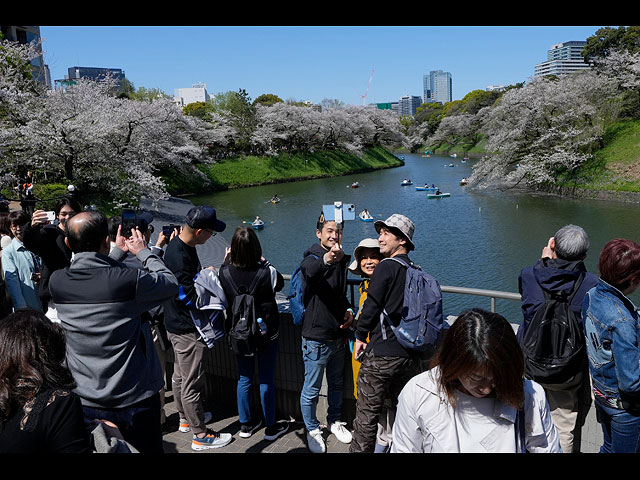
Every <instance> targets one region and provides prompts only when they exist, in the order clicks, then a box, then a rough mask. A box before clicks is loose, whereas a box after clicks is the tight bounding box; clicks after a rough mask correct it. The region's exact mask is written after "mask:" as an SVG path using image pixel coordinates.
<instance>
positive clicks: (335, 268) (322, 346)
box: [300, 215, 353, 453]
mask: <svg viewBox="0 0 640 480" xmlns="http://www.w3.org/2000/svg"><path fill="white" fill-rule="evenodd" d="M316 236H317V237H318V239H319V240H320V243H318V244H314V245H312V246H311V247H310V248H309V249H308V250H307V251H306V252H305V253H304V259H303V260H302V263H301V265H300V266H301V271H302V274H303V276H304V278H305V283H306V285H307V289H306V292H305V304H306V310H305V314H304V318H303V323H302V358H303V361H304V369H305V375H304V385H303V387H302V392H301V394H300V408H301V410H302V418H303V420H304V423H305V427H306V429H307V442H308V446H309V450H311V451H312V452H313V453H324V452H325V451H326V446H325V443H324V438H323V437H322V431H321V428H320V422H319V421H318V419H317V417H316V407H317V403H318V396H319V394H320V388H321V386H322V378H323V375H324V373H325V371H326V375H327V384H328V392H327V403H328V411H327V423H328V424H329V426H330V430H331V432H332V433H333V434H334V435H335V436H336V438H338V440H339V441H341V442H343V443H349V442H351V433H350V432H349V431H348V430H347V429H346V428H345V427H344V422H341V414H342V394H343V392H342V385H343V374H344V362H345V345H346V333H347V329H348V327H349V326H350V325H351V322H353V309H352V308H351V306H350V305H349V302H348V300H347V297H346V286H347V266H348V265H349V260H350V257H349V256H348V255H345V254H344V251H343V250H342V246H341V245H340V244H339V237H340V228H339V225H338V224H337V223H336V222H335V221H333V220H331V221H325V219H324V215H321V216H320V218H319V220H318V223H317V230H316Z"/></svg>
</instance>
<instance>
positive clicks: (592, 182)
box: [559, 120, 640, 192]
mask: <svg viewBox="0 0 640 480" xmlns="http://www.w3.org/2000/svg"><path fill="white" fill-rule="evenodd" d="M576 177H577V178H576V179H575V180H574V181H571V180H566V181H562V180H561V181H560V182H559V184H561V185H566V186H569V185H572V184H575V186H576V187H577V188H580V189H584V190H605V191H616V192H640V120H627V121H621V122H616V123H614V124H612V125H610V126H609V127H608V128H607V129H606V132H605V135H604V138H603V147H602V148H601V149H600V150H599V151H598V152H596V154H595V156H594V158H593V160H591V161H590V162H587V163H586V164H585V165H583V166H582V167H581V168H580V169H579V170H578V172H577V176H576Z"/></svg>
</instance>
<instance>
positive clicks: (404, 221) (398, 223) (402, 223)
mask: <svg viewBox="0 0 640 480" xmlns="http://www.w3.org/2000/svg"><path fill="white" fill-rule="evenodd" d="M373 226H374V228H375V229H376V232H378V233H380V229H381V228H382V227H385V228H387V229H389V230H391V231H392V232H394V233H400V234H401V236H402V237H404V239H405V240H406V241H407V247H408V248H407V250H413V249H415V246H414V245H413V240H412V239H413V231H414V228H415V227H414V225H413V222H412V221H411V220H409V218H407V217H405V216H404V215H400V214H399V213H394V214H393V215H391V216H390V217H389V218H387V219H386V220H385V221H384V222H383V221H382V220H378V221H377V222H375V223H374V224H373Z"/></svg>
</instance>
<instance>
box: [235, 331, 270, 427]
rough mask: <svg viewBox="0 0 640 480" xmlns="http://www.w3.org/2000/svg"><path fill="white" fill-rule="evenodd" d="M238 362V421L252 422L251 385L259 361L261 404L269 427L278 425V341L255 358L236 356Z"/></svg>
mask: <svg viewBox="0 0 640 480" xmlns="http://www.w3.org/2000/svg"><path fill="white" fill-rule="evenodd" d="M236 358H237V360H238V372H239V373H240V378H239V379H238V387H237V397H238V419H239V420H240V423H249V422H250V421H251V384H252V381H253V374H254V371H255V366H256V359H257V360H258V381H259V382H260V403H261V404H262V413H263V414H264V419H265V425H266V426H267V427H269V426H271V425H273V424H274V423H276V385H275V377H276V359H277V358H278V340H277V339H276V340H272V341H271V342H269V345H267V347H266V348H265V349H264V350H263V351H261V352H258V353H257V354H256V355H255V356H254V357H245V356H242V355H236Z"/></svg>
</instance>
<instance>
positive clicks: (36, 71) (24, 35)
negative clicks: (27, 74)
mask: <svg viewBox="0 0 640 480" xmlns="http://www.w3.org/2000/svg"><path fill="white" fill-rule="evenodd" d="M0 32H2V36H3V37H4V39H5V40H9V41H11V42H18V43H22V44H27V43H31V42H36V43H37V42H39V41H40V27H39V26H15V25H1V26H0ZM30 63H31V66H32V67H33V78H34V79H35V80H37V81H38V82H40V83H42V84H44V85H46V86H47V87H49V88H51V77H50V74H49V67H48V66H47V65H45V63H44V59H43V57H42V55H40V56H38V57H36V58H34V59H33V60H31V62H30Z"/></svg>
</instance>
